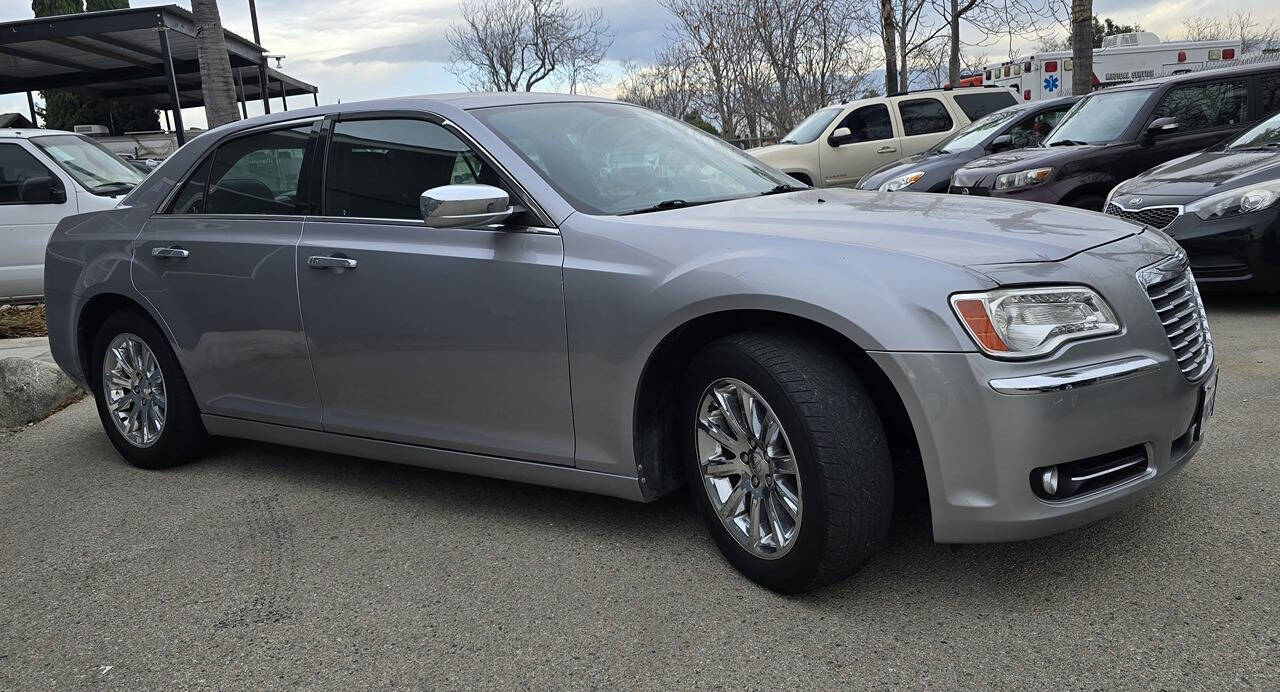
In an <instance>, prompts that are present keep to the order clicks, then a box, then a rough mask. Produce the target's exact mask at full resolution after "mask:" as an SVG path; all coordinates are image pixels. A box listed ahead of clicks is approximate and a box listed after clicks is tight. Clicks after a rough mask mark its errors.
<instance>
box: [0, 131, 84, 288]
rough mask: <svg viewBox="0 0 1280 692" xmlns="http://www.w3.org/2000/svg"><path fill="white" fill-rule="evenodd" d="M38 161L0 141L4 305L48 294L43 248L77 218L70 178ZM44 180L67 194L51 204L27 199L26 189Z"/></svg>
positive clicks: (0, 248) (13, 144)
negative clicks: (7, 301)
mask: <svg viewBox="0 0 1280 692" xmlns="http://www.w3.org/2000/svg"><path fill="white" fill-rule="evenodd" d="M37 156H38V155H37V154H36V153H35V152H33V151H30V150H28V149H27V145H26V144H25V143H24V142H19V141H16V140H8V141H4V140H0V299H4V298H27V297H35V296H39V295H41V294H42V293H43V292H44V246H45V245H46V244H48V242H49V234H50V233H52V232H53V228H54V226H57V225H58V221H60V220H61V219H62V217H64V216H70V215H71V214H75V213H76V194H75V188H74V187H73V186H72V185H73V183H72V181H71V180H70V178H67V177H65V176H64V175H62V173H61V171H57V172H55V171H54V168H56V167H55V166H49V165H46V164H45V163H44V162H42V161H40V160H39V158H37ZM44 177H48V178H52V179H53V180H54V181H55V185H56V186H57V187H58V189H60V190H62V194H61V195H59V196H56V197H55V199H51V200H32V199H26V198H24V196H23V183H25V182H26V181H28V180H30V179H32V178H44ZM28 192H29V190H28Z"/></svg>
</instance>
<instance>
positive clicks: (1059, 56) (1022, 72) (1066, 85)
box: [982, 31, 1240, 101]
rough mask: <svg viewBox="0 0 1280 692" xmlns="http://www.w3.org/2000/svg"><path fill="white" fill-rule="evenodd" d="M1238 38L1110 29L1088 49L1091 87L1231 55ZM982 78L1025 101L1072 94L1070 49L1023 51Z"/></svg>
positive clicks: (1200, 64)
mask: <svg viewBox="0 0 1280 692" xmlns="http://www.w3.org/2000/svg"><path fill="white" fill-rule="evenodd" d="M1239 53H1240V39H1224V40H1220V41H1167V42H1166V41H1161V40H1160V37H1159V36H1157V35H1155V34H1154V33H1152V32H1150V31H1137V32H1133V33H1129V34H1115V35H1113V36H1107V37H1106V38H1104V39H1102V47H1101V48H1098V49H1096V50H1094V51H1093V79H1092V82H1093V86H1094V88H1098V87H1105V86H1111V85H1112V84H1124V83H1126V82H1136V81H1139V80H1143V79H1151V78H1152V77H1157V76H1163V75H1172V74H1181V73H1183V72H1192V71H1194V70H1199V69H1203V68H1205V67H1210V66H1213V64H1214V63H1217V62H1221V61H1225V60H1234V59H1236V57H1237V56H1238V55H1239ZM982 76H983V83H984V84H999V85H1000V86H1003V87H1009V88H1011V89H1013V90H1014V91H1016V92H1018V93H1019V94H1021V96H1022V99H1023V100H1024V101H1038V100H1040V99H1051V98H1058V97H1059V96H1070V95H1071V76H1072V63H1071V51H1069V50H1066V51H1053V52H1049V53H1038V54H1035V55H1028V56H1026V57H1023V58H1018V59H1017V60H1008V61H1005V62H1001V63H998V64H993V65H988V66H987V67H986V68H985V69H984V71H983V75H982Z"/></svg>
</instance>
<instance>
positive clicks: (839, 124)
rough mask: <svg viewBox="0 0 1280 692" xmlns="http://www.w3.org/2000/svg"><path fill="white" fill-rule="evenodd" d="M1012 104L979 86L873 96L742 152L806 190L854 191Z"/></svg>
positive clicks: (1004, 93) (1010, 97) (1005, 94)
mask: <svg viewBox="0 0 1280 692" xmlns="http://www.w3.org/2000/svg"><path fill="white" fill-rule="evenodd" d="M1015 103H1017V99H1016V98H1015V97H1014V93H1013V92H1012V91H1010V90H1008V89H999V88H983V87H972V88H962V89H933V90H928V91H913V92H909V93H903V94H894V95H892V96H877V97H875V98H867V99H861V100H858V101H853V102H850V103H845V104H842V105H836V106H829V107H827V108H823V109H821V110H819V111H817V112H816V113H814V114H813V115H810V116H809V117H808V118H805V119H804V121H803V122H801V123H800V124H799V125H797V126H796V127H795V129H793V130H792V131H791V132H789V133H787V134H786V135H785V136H784V137H783V138H782V139H780V140H778V143H777V144H775V145H773V146H768V147H760V148H758V149H751V150H749V151H748V152H747V153H749V154H751V155H752V156H754V157H756V158H758V159H760V160H761V161H764V162H765V163H768V164H770V165H772V166H774V167H775V168H779V169H781V170H783V171H785V172H786V173H788V174H789V175H791V177H793V178H796V179H797V180H799V181H801V182H803V183H804V184H806V185H815V186H817V187H841V186H843V187H853V185H854V184H855V183H857V182H858V178H861V177H862V176H863V175H866V174H867V173H869V172H871V171H873V170H875V169H877V168H879V167H881V166H883V165H885V164H887V163H892V162H894V161H897V160H898V159H901V158H902V157H903V156H908V155H911V154H918V153H920V152H922V151H924V150H926V149H928V148H929V147H931V146H933V145H934V144H937V143H938V142H939V141H940V140H942V139H944V138H946V137H947V135H950V134H951V133H953V132H956V131H957V130H959V129H961V128H963V127H964V126H965V125H968V124H969V123H970V122H971V121H973V120H977V119H978V118H981V117H982V116H984V115H987V114H988V113H991V112H994V111H998V110H1000V109H1001V108H1004V107H1006V106H1012V105H1013V104H1015Z"/></svg>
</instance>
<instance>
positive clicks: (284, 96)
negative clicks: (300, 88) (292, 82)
mask: <svg viewBox="0 0 1280 692" xmlns="http://www.w3.org/2000/svg"><path fill="white" fill-rule="evenodd" d="M288 98H289V85H288V84H285V83H284V80H283V79H282V80H280V105H282V106H284V109H285V110H286V111H287V110H289V101H288Z"/></svg>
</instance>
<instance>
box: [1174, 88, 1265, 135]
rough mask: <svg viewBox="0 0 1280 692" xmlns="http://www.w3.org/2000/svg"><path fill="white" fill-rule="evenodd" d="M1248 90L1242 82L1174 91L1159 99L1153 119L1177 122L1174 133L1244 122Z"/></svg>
mask: <svg viewBox="0 0 1280 692" xmlns="http://www.w3.org/2000/svg"><path fill="white" fill-rule="evenodd" d="M1248 94H1249V89H1248V87H1247V86H1245V81H1244V80H1243V79H1232V80H1229V81H1222V82H1206V83H1204V84H1188V85H1187V86H1182V87H1175V88H1173V89H1170V90H1169V91H1168V93H1166V94H1165V95H1164V97H1163V98H1161V99H1160V103H1159V104H1157V105H1156V109H1155V112H1154V113H1152V114H1151V117H1152V119H1153V120H1154V119H1155V118H1177V119H1178V132H1195V131H1197V130H1208V129H1210V128H1214V127H1226V126H1230V125H1238V124H1243V123H1246V122H1248V120H1249V98H1248Z"/></svg>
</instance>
